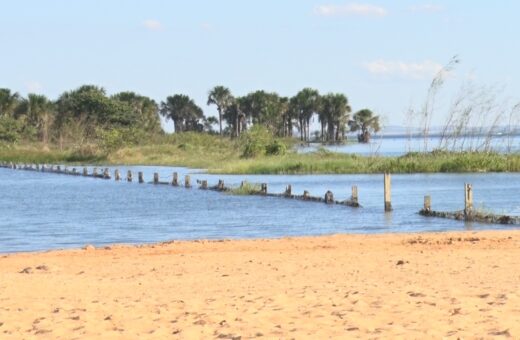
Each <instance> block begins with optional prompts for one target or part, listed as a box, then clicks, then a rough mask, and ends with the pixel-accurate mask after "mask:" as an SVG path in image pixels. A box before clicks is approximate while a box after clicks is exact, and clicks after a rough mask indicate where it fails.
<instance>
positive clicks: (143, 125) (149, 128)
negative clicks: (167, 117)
mask: <svg viewBox="0 0 520 340" xmlns="http://www.w3.org/2000/svg"><path fill="white" fill-rule="evenodd" d="M112 99H113V100H116V101H119V102H121V103H124V104H126V105H127V106H128V107H129V108H130V109H131V110H132V111H133V112H134V114H135V116H136V117H137V121H136V122H135V125H136V127H138V128H140V129H142V130H143V131H146V132H150V133H158V132H160V131H161V120H160V118H159V105H157V103H156V102H155V100H153V99H151V98H149V97H146V96H141V95H139V94H137V93H135V92H120V93H118V94H115V95H113V96H112Z"/></svg>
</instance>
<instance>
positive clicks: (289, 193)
mask: <svg viewBox="0 0 520 340" xmlns="http://www.w3.org/2000/svg"><path fill="white" fill-rule="evenodd" d="M285 196H287V197H291V196H292V186H291V185H290V184H289V185H288V186H286V187H285Z"/></svg>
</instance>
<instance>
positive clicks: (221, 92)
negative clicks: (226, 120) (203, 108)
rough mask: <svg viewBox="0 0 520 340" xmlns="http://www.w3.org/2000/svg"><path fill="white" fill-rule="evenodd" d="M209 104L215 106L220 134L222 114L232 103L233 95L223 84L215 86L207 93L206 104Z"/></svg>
mask: <svg viewBox="0 0 520 340" xmlns="http://www.w3.org/2000/svg"><path fill="white" fill-rule="evenodd" d="M211 104H215V105H216V106H217V111H218V121H219V125H220V135H221V136H222V115H223V114H224V113H225V112H226V110H227V109H228V108H229V107H230V106H231V105H232V104H233V95H232V94H231V91H230V90H229V89H228V88H227V87H224V86H215V87H214V88H213V89H211V90H210V91H209V94H208V103H207V105H211Z"/></svg>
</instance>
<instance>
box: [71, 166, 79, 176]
mask: <svg viewBox="0 0 520 340" xmlns="http://www.w3.org/2000/svg"><path fill="white" fill-rule="evenodd" d="M72 174H73V175H74V176H77V175H79V173H78V171H77V170H76V168H72Z"/></svg>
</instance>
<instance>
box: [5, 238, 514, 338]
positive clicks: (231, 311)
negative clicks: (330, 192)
mask: <svg viewBox="0 0 520 340" xmlns="http://www.w3.org/2000/svg"><path fill="white" fill-rule="evenodd" d="M34 337H37V338H49V339H60V338H61V339H74V338H89V339H93V338H109V339H110V338H116V339H137V338H159V339H165V338H181V339H211V338H219V339H247V338H256V337H258V338H283V339H291V338H296V339H302V338H309V339H325V338H384V339H388V338H406V339H414V338H415V339H427V338H437V339H439V338H444V337H446V338H453V339H457V338H463V339H473V338H486V339H487V338H494V337H511V338H516V339H519V338H520V231H493V232H460V233H439V234H437V233H435V234H391V235H335V236H326V237H308V238H286V239H279V240H243V241H220V242H219V241H196V242H170V243H163V244H156V245H146V246H139V247H134V246H110V247H106V248H95V249H94V248H93V247H86V248H85V249H78V250H64V251H50V252H44V253H24V254H11V255H2V256H0V338H1V339H10V338H13V339H22V338H34Z"/></svg>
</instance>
